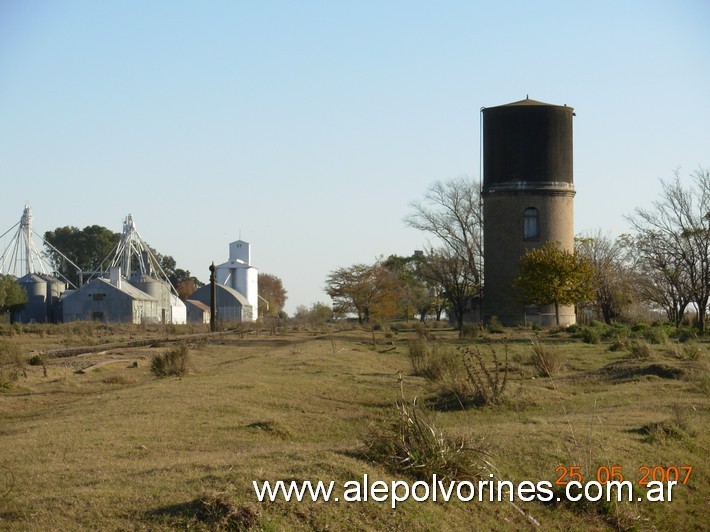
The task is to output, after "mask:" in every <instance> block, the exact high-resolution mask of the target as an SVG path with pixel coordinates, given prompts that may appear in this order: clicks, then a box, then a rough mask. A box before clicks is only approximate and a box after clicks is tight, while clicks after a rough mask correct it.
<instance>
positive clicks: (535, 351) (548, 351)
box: [530, 340, 564, 377]
mask: <svg viewBox="0 0 710 532" xmlns="http://www.w3.org/2000/svg"><path fill="white" fill-rule="evenodd" d="M530 363H531V364H532V365H533V366H535V369H536V370H537V371H538V373H539V374H540V375H542V376H543V377H557V376H558V375H559V374H560V373H562V370H563V368H564V364H563V363H562V359H561V358H560V356H559V355H558V354H557V351H555V349H554V348H552V347H550V346H546V345H544V344H542V343H540V342H538V341H537V340H535V341H534V342H533V344H532V354H531V355H530Z"/></svg>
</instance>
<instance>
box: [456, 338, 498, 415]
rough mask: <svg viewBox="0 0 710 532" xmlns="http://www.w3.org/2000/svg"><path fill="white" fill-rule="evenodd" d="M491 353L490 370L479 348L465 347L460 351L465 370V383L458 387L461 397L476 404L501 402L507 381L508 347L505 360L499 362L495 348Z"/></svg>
mask: <svg viewBox="0 0 710 532" xmlns="http://www.w3.org/2000/svg"><path fill="white" fill-rule="evenodd" d="M491 353H492V354H493V364H494V369H493V371H490V370H489V369H488V368H487V367H486V364H485V363H484V361H483V355H482V354H481V350H480V349H479V348H478V346H476V348H475V349H474V350H471V349H469V348H465V349H463V351H462V359H463V365H464V368H465V370H466V383H465V385H464V386H463V387H459V391H460V392H461V393H462V394H463V399H465V400H466V401H467V402H471V403H473V404H475V405H477V406H483V405H490V404H500V403H502V402H503V398H504V395H503V394H504V392H505V386H506V384H507V383H508V371H509V369H510V368H509V366H508V348H507V347H506V348H505V361H504V362H502V363H501V362H500V361H499V360H498V355H497V354H496V351H495V349H493V348H491ZM501 374H502V377H501Z"/></svg>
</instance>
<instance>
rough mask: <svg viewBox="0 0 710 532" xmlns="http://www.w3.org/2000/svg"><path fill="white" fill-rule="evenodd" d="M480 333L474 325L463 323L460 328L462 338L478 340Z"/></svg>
mask: <svg viewBox="0 0 710 532" xmlns="http://www.w3.org/2000/svg"><path fill="white" fill-rule="evenodd" d="M480 333H481V331H480V329H479V328H478V325H477V324H475V323H464V324H463V327H462V328H461V337H462V338H478V337H479V336H480Z"/></svg>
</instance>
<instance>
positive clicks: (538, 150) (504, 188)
mask: <svg viewBox="0 0 710 532" xmlns="http://www.w3.org/2000/svg"><path fill="white" fill-rule="evenodd" d="M481 112H482V115H483V117H482V118H483V190H482V195H483V218H484V230H483V242H484V261H485V262H484V282H485V289H484V290H485V292H484V293H485V296H484V311H483V312H484V318H485V319H486V320H488V319H490V318H491V317H492V316H497V317H498V318H499V319H500V321H501V322H502V323H503V324H505V325H517V324H520V323H523V322H528V323H530V322H537V323H539V324H541V325H554V324H555V311H554V307H553V306H552V305H549V306H544V307H536V306H530V305H525V304H524V303H523V301H522V299H521V296H520V294H519V293H518V291H517V290H516V289H515V287H514V286H513V280H514V279H515V276H516V273H517V269H518V265H519V261H520V257H521V256H522V255H523V253H524V252H525V250H526V249H529V248H534V247H539V246H542V245H543V244H544V243H546V242H552V243H557V245H558V246H559V247H561V248H563V249H566V250H569V251H572V250H573V249H574V212H573V199H574V194H575V190H574V182H573V172H572V117H573V116H574V112H573V109H572V108H571V107H567V106H566V105H565V106H560V105H550V104H546V103H542V102H538V101H535V100H530V99H527V98H526V99H525V100H521V101H519V102H514V103H510V104H506V105H501V106H498V107H489V108H484V109H483V110H482V111H481ZM559 311H560V325H568V324H571V323H574V322H575V314H574V307H573V306H560V309H559Z"/></svg>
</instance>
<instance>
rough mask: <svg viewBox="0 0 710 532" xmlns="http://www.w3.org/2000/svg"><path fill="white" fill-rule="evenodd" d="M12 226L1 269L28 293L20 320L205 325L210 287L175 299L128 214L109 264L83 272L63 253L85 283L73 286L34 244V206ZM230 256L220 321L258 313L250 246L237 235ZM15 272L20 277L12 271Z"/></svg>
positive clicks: (222, 272) (221, 271) (221, 281)
mask: <svg viewBox="0 0 710 532" xmlns="http://www.w3.org/2000/svg"><path fill="white" fill-rule="evenodd" d="M15 227H17V231H16V232H15V234H14V237H13V238H12V240H11V243H10V244H9V245H8V246H7V248H6V249H5V251H4V252H3V253H2V255H0V273H2V274H4V275H12V276H13V277H15V278H16V279H17V282H18V284H19V285H20V286H21V287H22V288H23V289H24V290H25V292H26V293H27V303H26V304H25V305H24V306H23V307H22V308H21V309H20V310H17V311H16V312H14V313H13V316H12V318H13V320H14V321H17V322H20V323H33V322H34V323H45V322H52V323H57V322H71V321H79V320H94V321H102V322H119V323H134V324H141V323H165V324H169V323H170V324H183V323H188V322H190V323H209V322H210V303H211V301H210V297H211V296H210V290H209V286H203V287H202V288H199V289H198V290H196V291H195V292H194V293H192V294H191V295H190V296H189V298H188V299H186V300H185V301H183V300H181V299H180V297H179V296H178V293H177V291H176V288H175V287H174V286H173V285H172V284H171V283H170V281H169V280H168V277H167V275H166V273H165V272H164V271H163V269H162V268H161V266H160V263H159V261H158V260H157V258H156V257H155V254H154V253H153V251H152V250H151V248H150V247H149V246H148V245H147V243H146V242H145V241H144V240H143V238H142V237H141V235H140V233H139V232H138V230H137V228H136V226H135V224H134V222H133V217H132V216H131V215H130V214H129V215H128V216H127V217H126V218H125V220H124V223H123V232H122V234H121V238H120V241H119V242H118V244H117V245H116V247H115V248H114V251H113V258H112V259H111V261H110V263H109V266H108V267H107V268H105V269H104V270H102V271H91V272H85V271H82V270H81V268H80V267H79V266H76V265H75V264H73V263H72V262H71V261H70V260H69V259H68V258H66V256H64V255H63V254H62V253H61V250H57V249H56V248H53V249H54V251H55V252H56V253H58V254H59V255H61V256H62V257H63V258H64V259H65V260H67V261H68V262H69V263H71V264H72V265H73V266H74V267H75V268H76V269H77V272H80V273H81V275H80V278H81V279H82V280H83V275H85V274H86V275H88V278H87V280H86V282H80V286H74V285H73V284H72V283H71V282H70V281H69V280H68V279H65V278H61V276H60V275H59V274H58V273H57V272H56V271H55V272H51V267H48V264H47V263H46V258H45V256H44V255H43V254H42V253H41V252H40V251H39V248H38V247H37V246H36V245H35V238H39V239H40V240H42V242H44V244H45V245H47V246H48V247H52V246H51V244H48V243H47V242H46V241H44V239H43V238H42V237H41V236H39V235H37V234H36V233H34V231H33V230H32V211H31V209H30V207H29V206H25V209H24V211H23V214H22V218H21V219H20V222H18V224H16V226H13V227H12V228H10V230H8V231H7V232H6V233H5V234H8V233H9V232H10V231H11V230H12V229H14V228H15ZM229 251H230V255H229V260H228V261H227V262H225V263H223V264H220V265H219V266H217V267H216V272H217V275H216V278H217V282H218V287H217V290H216V306H215V309H216V314H217V318H218V319H219V320H221V321H238V322H242V321H254V320H256V319H257V316H258V270H257V269H256V268H255V267H254V266H252V265H251V245H250V244H249V243H248V242H244V241H243V240H237V241H236V242H232V243H231V244H230V246H229ZM18 271H19V275H18Z"/></svg>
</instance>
